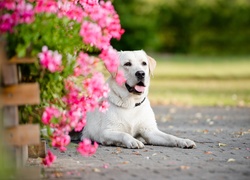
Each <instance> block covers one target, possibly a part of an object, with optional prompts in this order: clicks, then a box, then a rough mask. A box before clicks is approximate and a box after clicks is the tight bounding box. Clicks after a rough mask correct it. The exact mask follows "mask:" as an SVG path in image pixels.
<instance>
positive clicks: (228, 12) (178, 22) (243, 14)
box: [112, 0, 250, 55]
mask: <svg viewBox="0 0 250 180" xmlns="http://www.w3.org/2000/svg"><path fill="white" fill-rule="evenodd" d="M114 6H115V8H116V10H117V12H118V14H119V16H120V19H121V24H122V27H123V28H124V29H125V31H126V32H125V34H124V35H123V36H122V39H121V40H120V41H115V40H113V41H112V45H113V46H114V47H115V48H116V49H118V50H132V49H145V50H153V51H161V52H169V53H195V54H216V55H222V54H249V52H250V43H249V42H250V0H209V1H208V0H167V1H166V0H115V1H114Z"/></svg>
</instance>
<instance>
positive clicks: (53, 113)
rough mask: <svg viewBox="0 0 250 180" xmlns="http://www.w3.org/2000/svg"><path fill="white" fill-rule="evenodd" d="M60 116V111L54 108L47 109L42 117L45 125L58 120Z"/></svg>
mask: <svg viewBox="0 0 250 180" xmlns="http://www.w3.org/2000/svg"><path fill="white" fill-rule="evenodd" d="M59 116H60V112H59V110H58V109H56V108H54V107H46V108H45V110H44V112H43V115H42V122H43V123H44V124H45V125H47V124H50V122H51V120H52V118H58V117H59Z"/></svg>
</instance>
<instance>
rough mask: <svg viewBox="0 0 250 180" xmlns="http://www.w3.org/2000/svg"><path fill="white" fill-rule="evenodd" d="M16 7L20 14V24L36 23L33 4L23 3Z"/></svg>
mask: <svg viewBox="0 0 250 180" xmlns="http://www.w3.org/2000/svg"><path fill="white" fill-rule="evenodd" d="M16 7H17V9H16V10H17V12H18V14H19V23H27V24H30V23H32V22H33V21H34V10H33V6H32V5H31V4H29V3H25V1H22V2H19V3H18V4H17V6H16Z"/></svg>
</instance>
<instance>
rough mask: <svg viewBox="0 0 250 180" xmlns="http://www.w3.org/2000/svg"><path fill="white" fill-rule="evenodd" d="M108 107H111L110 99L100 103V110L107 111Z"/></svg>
mask: <svg viewBox="0 0 250 180" xmlns="http://www.w3.org/2000/svg"><path fill="white" fill-rule="evenodd" d="M108 108H109V103H108V101H102V102H101V103H100V105H99V110H100V111H101V112H106V111H107V110H108Z"/></svg>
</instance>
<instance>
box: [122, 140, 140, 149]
mask: <svg viewBox="0 0 250 180" xmlns="http://www.w3.org/2000/svg"><path fill="white" fill-rule="evenodd" d="M125 145H126V147H127V148H130V149H142V148H144V144H143V143H142V142H141V141H139V140H137V139H129V140H127V141H126V142H125Z"/></svg>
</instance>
